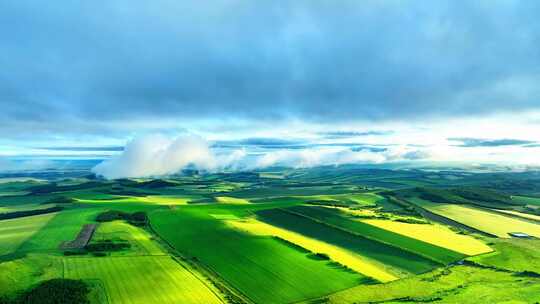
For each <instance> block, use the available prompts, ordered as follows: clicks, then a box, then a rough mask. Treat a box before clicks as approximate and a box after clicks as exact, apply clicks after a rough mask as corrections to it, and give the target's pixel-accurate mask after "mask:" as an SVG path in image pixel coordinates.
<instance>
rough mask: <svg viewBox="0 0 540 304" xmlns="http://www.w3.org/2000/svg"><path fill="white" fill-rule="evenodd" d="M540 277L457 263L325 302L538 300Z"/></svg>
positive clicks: (342, 294)
mask: <svg viewBox="0 0 540 304" xmlns="http://www.w3.org/2000/svg"><path fill="white" fill-rule="evenodd" d="M538 301H540V278H532V277H519V276H515V275H513V274H512V273H506V272H499V271H494V270H491V269H481V268H476V267H467V266H456V267H452V268H449V269H438V270H435V271H433V272H430V273H426V274H423V275H420V276H415V277H410V278H406V279H403V280H398V281H394V282H390V283H387V284H378V285H370V286H358V287H355V288H351V289H349V290H345V291H343V292H338V293H336V294H333V295H331V296H329V297H328V298H327V299H326V301H324V302H321V303H329V304H342V303H396V304H397V303H452V304H455V303H523V304H526V303H536V302H538Z"/></svg>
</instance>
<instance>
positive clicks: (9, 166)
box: [0, 158, 55, 172]
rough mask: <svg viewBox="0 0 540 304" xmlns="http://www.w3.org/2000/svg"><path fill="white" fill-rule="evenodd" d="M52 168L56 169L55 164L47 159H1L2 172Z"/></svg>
mask: <svg viewBox="0 0 540 304" xmlns="http://www.w3.org/2000/svg"><path fill="white" fill-rule="evenodd" d="M52 167H55V164H54V162H52V161H50V160H47V159H28V160H13V159H8V158H0V172H20V171H34V170H45V169H49V168H52Z"/></svg>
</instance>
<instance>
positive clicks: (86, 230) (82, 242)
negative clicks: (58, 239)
mask: <svg viewBox="0 0 540 304" xmlns="http://www.w3.org/2000/svg"><path fill="white" fill-rule="evenodd" d="M97 226H98V224H85V225H84V226H83V227H82V228H81V231H80V232H79V234H77V237H76V238H75V240H73V241H67V242H64V243H62V244H61V245H60V249H61V250H70V249H83V248H84V246H86V245H88V243H89V242H90V240H91V239H92V236H93V235H94V232H95V231H96V229H97Z"/></svg>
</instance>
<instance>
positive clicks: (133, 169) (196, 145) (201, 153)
mask: <svg viewBox="0 0 540 304" xmlns="http://www.w3.org/2000/svg"><path fill="white" fill-rule="evenodd" d="M244 155H245V152H242V151H235V152H233V153H231V154H229V155H216V154H215V153H214V152H213V151H212V150H210V148H209V146H208V143H207V142H206V141H205V140H204V139H203V138H201V137H197V136H181V137H177V138H174V139H171V138H167V137H165V136H163V135H147V136H144V137H139V138H136V139H134V140H132V141H131V142H129V143H128V144H127V145H126V147H125V151H124V152H123V153H122V154H121V155H119V156H118V157H114V158H111V159H108V160H105V161H104V162H102V163H100V164H99V165H97V166H95V167H94V168H93V169H92V171H93V172H94V173H96V174H98V175H101V176H104V177H106V178H110V179H114V178H122V177H149V176H161V175H170V174H174V173H178V172H179V171H180V170H182V169H184V168H186V167H187V166H190V165H191V166H193V167H195V168H197V169H200V170H206V171H214V170H222V169H225V168H227V167H228V166H229V165H231V164H234V163H237V162H238V161H239V160H240V159H241V158H243V157H244Z"/></svg>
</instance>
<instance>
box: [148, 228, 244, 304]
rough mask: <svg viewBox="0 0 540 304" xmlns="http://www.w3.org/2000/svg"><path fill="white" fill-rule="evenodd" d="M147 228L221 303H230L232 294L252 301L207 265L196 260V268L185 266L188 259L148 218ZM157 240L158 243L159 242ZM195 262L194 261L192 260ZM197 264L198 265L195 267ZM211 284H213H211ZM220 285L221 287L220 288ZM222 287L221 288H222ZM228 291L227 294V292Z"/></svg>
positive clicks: (173, 257) (174, 258) (242, 299)
mask: <svg viewBox="0 0 540 304" xmlns="http://www.w3.org/2000/svg"><path fill="white" fill-rule="evenodd" d="M146 227H147V228H148V230H149V232H150V233H151V234H152V235H154V236H155V238H156V240H159V242H162V243H163V244H164V245H165V246H164V247H165V249H166V250H167V251H168V252H169V253H170V255H169V256H170V257H171V258H172V259H173V260H175V261H176V262H177V263H178V264H179V265H180V266H181V267H182V268H184V269H186V270H187V271H188V272H189V273H191V274H192V275H193V276H194V277H195V278H196V279H197V280H199V281H200V282H201V283H202V284H203V285H204V286H206V287H207V288H208V290H210V292H212V293H213V294H214V295H215V296H216V297H217V298H218V299H219V300H220V301H221V302H222V303H231V301H229V300H228V299H227V298H228V297H229V296H230V295H232V296H234V297H237V298H239V299H240V300H241V301H243V302H244V303H254V302H253V301H252V300H251V299H249V297H247V296H246V295H244V294H243V293H242V292H240V291H239V290H237V289H236V288H234V287H232V286H231V284H230V283H229V282H227V281H226V280H224V279H223V278H222V277H221V276H219V275H218V274H217V273H216V272H215V271H213V270H212V269H211V268H209V267H208V266H206V265H204V264H203V263H202V262H200V261H199V262H197V263H196V264H195V266H196V268H195V269H190V268H189V267H187V266H186V265H184V263H187V264H190V262H189V261H188V259H187V258H186V257H184V256H183V255H182V254H181V253H180V252H179V251H178V250H176V249H175V248H174V246H172V244H170V243H169V242H168V241H167V240H166V239H164V238H162V237H161V236H160V235H159V234H158V233H157V231H156V230H155V229H154V227H152V224H151V221H150V220H149V221H148V224H147V226H146ZM159 242H158V243H159ZM193 263H195V262H193ZM197 266H199V267H197ZM198 268H202V270H203V271H204V272H206V274H205V273H204V272H200V273H199V269H198ZM195 270H197V273H195ZM201 276H202V277H204V278H206V280H205V279H202V278H201ZM212 276H214V277H212ZM216 278H218V280H219V281H223V283H220V282H216ZM207 280H208V281H210V283H211V285H209V284H208V281H207ZM212 285H213V286H212ZM220 286H221V288H220ZM216 289H217V290H218V291H219V292H216ZM222 289H223V290H222ZM227 293H229V295H228V294H227Z"/></svg>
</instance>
